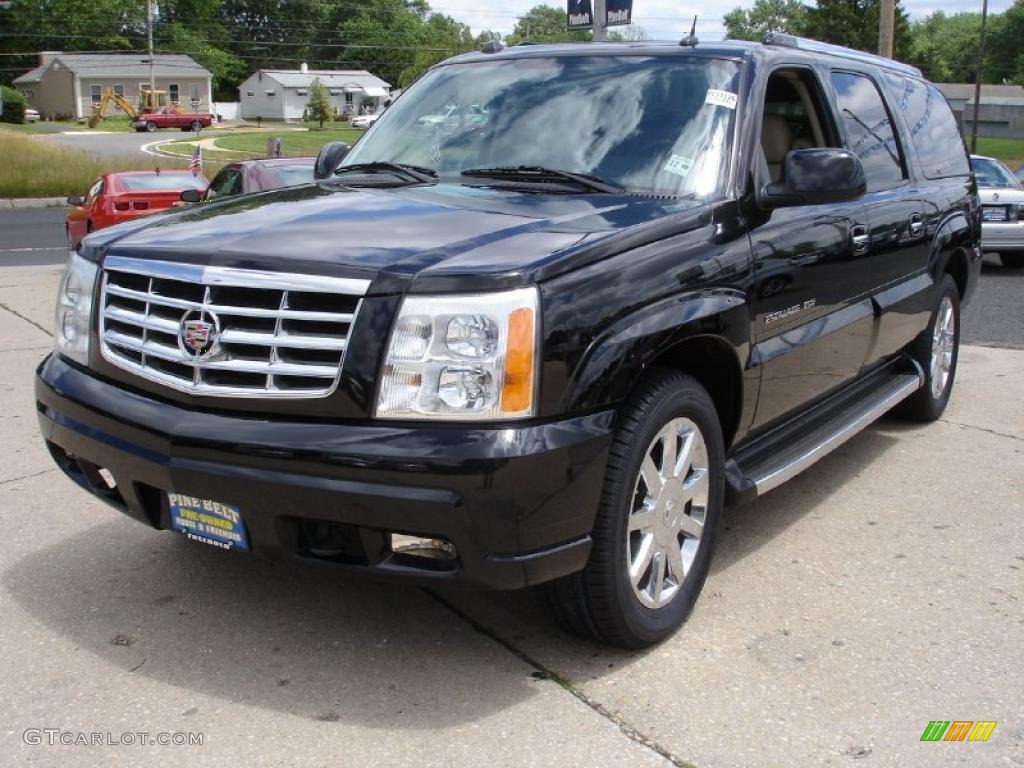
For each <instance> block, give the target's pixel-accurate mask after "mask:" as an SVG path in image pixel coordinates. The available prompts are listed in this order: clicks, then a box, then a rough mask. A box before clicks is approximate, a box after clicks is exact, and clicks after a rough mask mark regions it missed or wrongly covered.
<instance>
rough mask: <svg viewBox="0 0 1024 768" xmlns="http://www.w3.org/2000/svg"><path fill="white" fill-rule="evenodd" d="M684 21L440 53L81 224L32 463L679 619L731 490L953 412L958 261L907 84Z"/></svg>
mask: <svg viewBox="0 0 1024 768" xmlns="http://www.w3.org/2000/svg"><path fill="white" fill-rule="evenodd" d="M684 43H685V44H684V45H673V44H667V43H641V44H570V45H553V46H541V45H531V46H517V47H513V48H510V49H501V47H500V46H490V47H489V49H488V50H487V51H484V52H479V53H473V54H468V55H463V56H459V57H456V58H454V59H451V60H449V61H446V62H444V63H442V64H440V65H438V66H436V67H434V68H432V69H431V70H430V71H428V72H427V73H426V74H425V75H424V76H423V77H422V78H421V79H420V80H419V81H418V82H417V83H416V84H415V85H414V86H412V87H411V88H409V89H408V90H407V91H406V92H405V93H404V94H403V95H402V96H401V97H400V98H399V99H398V100H396V102H395V104H394V105H393V106H392V107H391V108H390V109H389V110H388V112H387V113H385V114H384V115H383V116H382V117H381V119H380V120H379V121H378V122H377V123H376V124H375V125H374V126H373V127H372V128H371V129H370V130H369V131H368V132H367V133H366V135H365V136H364V137H363V138H362V139H361V140H360V141H359V142H358V143H357V144H356V145H355V146H354V147H353V148H351V150H350V151H348V152H347V154H344V151H345V150H346V149H347V148H344V147H340V148H339V147H337V146H334V147H328V148H325V150H324V152H323V153H322V154H321V157H320V160H319V167H318V170H319V177H320V180H319V181H318V182H316V183H314V184H309V185H305V186H301V187H295V188H292V189H286V190H279V191H275V192H269V193H260V194H254V195H247V196H242V197H239V198H233V199H231V200H227V201H222V202H214V203H208V204H207V203H204V204H200V205H196V206H192V207H190V208H187V209H184V210H179V211H177V212H172V213H169V214H164V215H159V216H157V217H154V218H150V219H147V220H142V221H137V222H133V223H130V224H126V225H122V226H119V227H114V228H112V229H109V230H105V231H102V232H98V233H94V234H93V235H91V236H90V237H88V238H86V239H85V240H84V241H83V243H82V244H81V246H80V247H79V248H78V250H77V252H76V253H72V254H71V255H70V257H69V261H68V266H67V270H66V272H65V277H64V279H63V282H62V283H61V287H60V293H59V297H58V307H57V318H56V325H57V345H56V350H55V352H54V353H53V354H52V355H50V356H49V357H48V358H47V359H46V360H45V361H44V362H43V364H42V365H41V366H40V368H39V371H38V377H37V382H36V397H37V400H38V412H39V420H40V424H41V427H42V432H43V435H44V437H45V440H46V443H47V445H48V447H49V449H50V451H51V453H52V455H53V457H54V459H55V461H56V462H57V463H58V464H59V465H60V467H61V468H62V469H63V470H64V471H65V472H66V473H67V474H68V475H69V476H70V477H71V478H72V479H73V480H74V481H76V482H77V483H79V484H80V485H81V486H83V487H84V488H85V489H87V490H89V491H91V492H92V493H94V494H96V495H98V496H99V497H101V498H103V499H104V500H106V501H108V502H109V503H111V504H112V505H113V506H115V507H117V508H118V509H120V510H121V511H122V512H124V513H125V514H127V515H129V516H131V517H134V518H135V519H137V520H139V521H141V522H143V523H146V524H148V525H150V526H153V527H154V528H160V529H167V530H174V531H177V532H179V533H181V534H183V535H185V536H188V537H189V538H191V539H195V540H197V541H201V542H205V543H209V544H214V545H216V546H219V547H222V548H225V549H235V550H241V551H247V552H252V553H254V554H258V555H265V556H277V557H287V558H299V559H302V560H304V561H307V562H310V563H316V564H319V565H320V566H323V567H325V568H329V569H334V570H336V571H345V570H347V571H352V572H363V573H367V574H376V575H380V576H386V577H397V578H403V579H409V580H413V581H418V582H419V583H426V584H447V583H462V584H467V585H471V586H478V587H491V588H499V589H512V588H518V587H525V586H528V585H534V584H541V583H544V584H545V591H546V593H547V594H548V596H549V597H550V598H551V602H552V604H553V606H554V607H555V612H556V614H557V615H558V616H559V618H560V619H561V620H562V621H563V622H564V623H566V624H567V625H569V626H570V627H571V628H573V629H575V630H577V631H581V632H585V633H589V634H591V635H594V636H596V637H597V638H599V639H601V640H603V641H605V642H608V643H613V644H617V645H622V646H627V647H640V646H643V645H647V644H650V643H653V642H656V641H658V640H660V639H662V638H664V637H665V636H666V635H667V634H669V633H670V632H672V631H673V630H674V629H675V628H676V627H678V626H679V624H680V623H681V622H682V621H683V620H684V619H685V617H686V616H687V614H688V613H689V611H690V610H691V608H692V607H693V605H694V602H695V601H696V599H697V595H698V593H699V592H700V589H701V586H702V584H703V582H704V579H705V576H706V575H707V573H708V568H709V564H710V560H711V554H712V549H713V546H714V543H715V534H716V529H717V527H718V525H719V521H720V518H721V514H722V508H723V505H725V504H732V503H738V502H741V501H744V500H748V499H752V498H754V497H756V496H758V495H760V494H763V493H765V492H767V491H769V490H770V489H772V488H774V487H776V486H777V485H779V484H780V483H782V482H783V481H785V480H786V479H788V478H789V477H792V476H793V475H795V474H796V473H798V472H800V471H801V470H803V469H805V468H807V467H808V466H810V465H811V464H812V463H813V462H814V461H816V460H817V459H818V458H820V457H821V456H823V455H825V454H826V453H828V452H829V451H830V450H832V449H833V448H835V447H836V446H838V445H839V444H841V443H842V442H843V441H844V440H846V439H848V438H849V437H850V436H852V435H853V434H855V433H856V432H857V431H858V430H860V429H862V428H863V427H865V426H866V425H868V424H869V423H871V422H872V421H873V420H874V419H876V418H877V417H879V416H881V415H882V414H884V413H886V412H888V411H890V410H892V409H894V408H895V409H897V411H898V412H900V413H902V414H904V415H906V416H908V417H910V418H914V419H921V420H930V419H935V418H937V417H938V416H939V415H940V414H941V413H942V411H943V408H944V407H945V405H946V402H947V400H948V398H949V394H950V389H951V387H952V384H953V376H954V373H955V370H956V361H957V347H958V341H959V311H960V307H961V305H962V304H963V303H964V302H966V301H967V300H968V298H969V297H970V295H971V293H972V291H973V290H974V287H975V285H976V283H977V279H978V275H979V269H980V259H981V253H980V250H979V246H978V244H979V235H980V225H981V219H980V215H979V204H978V196H977V191H976V187H975V182H974V179H973V176H972V174H971V171H970V167H969V163H968V158H967V155H966V153H965V151H964V146H963V142H962V140H961V138H960V136H959V133H958V130H957V125H956V123H955V121H954V119H953V116H952V114H951V113H950V110H949V107H948V106H947V104H946V102H945V101H944V99H943V98H942V96H941V95H940V94H939V92H938V91H937V90H936V89H935V88H934V87H933V86H932V85H930V84H929V83H927V82H925V81H924V80H923V79H922V78H921V75H920V73H919V72H918V71H917V70H916V69H913V68H911V67H907V66H903V65H900V64H897V63H895V62H892V61H888V60H885V59H880V58H877V57H874V56H869V55H864V54H860V53H855V52H852V51H849V50H845V49H841V48H834V47H831V46H824V45H820V44H817V43H813V42H811V41H806V40H801V39H797V38H792V37H786V36H778V35H776V36H773V37H770V38H769V39H768V40H766V42H765V44H763V45H757V44H750V43H733V42H725V43H713V44H694V41H693V40H687V41H684Z"/></svg>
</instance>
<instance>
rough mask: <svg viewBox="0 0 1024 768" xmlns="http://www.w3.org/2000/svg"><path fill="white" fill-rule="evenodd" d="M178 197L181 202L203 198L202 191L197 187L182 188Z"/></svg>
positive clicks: (196, 200) (197, 200)
mask: <svg viewBox="0 0 1024 768" xmlns="http://www.w3.org/2000/svg"><path fill="white" fill-rule="evenodd" d="M180 198H181V202H183V203H198V202H199V201H201V200H202V199H203V193H202V192H200V191H199V190H198V189H183V190H181V195H180Z"/></svg>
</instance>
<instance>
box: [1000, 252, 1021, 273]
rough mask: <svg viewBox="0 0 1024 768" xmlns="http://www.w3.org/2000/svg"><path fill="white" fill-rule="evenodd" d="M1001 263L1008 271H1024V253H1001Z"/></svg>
mask: <svg viewBox="0 0 1024 768" xmlns="http://www.w3.org/2000/svg"><path fill="white" fill-rule="evenodd" d="M999 261H1001V262H1002V263H1003V266H1004V267H1006V268H1007V269H1024V253H1000V254H999Z"/></svg>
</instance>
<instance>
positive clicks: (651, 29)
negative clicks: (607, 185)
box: [431, 0, 1013, 40]
mask: <svg viewBox="0 0 1024 768" xmlns="http://www.w3.org/2000/svg"><path fill="white" fill-rule="evenodd" d="M538 2H539V0H508V1H507V2H504V3H502V4H501V5H498V6H492V7H487V6H481V4H480V3H479V0H436V4H432V6H431V7H432V8H433V9H434V10H436V11H438V12H440V13H445V14H448V15H449V16H452V17H453V18H455V19H457V20H458V21H461V22H463V23H464V24H469V26H470V27H472V28H473V31H474V32H479V31H480V30H482V29H491V30H494V31H496V32H500V33H502V34H508V33H510V32H511V31H512V29H513V28H514V27H515V25H516V19H517V18H518V17H519V16H520V15H521V14H523V13H525V12H526V11H528V10H529V9H530V8H532V7H533V6H534V5H537V4H538ZM547 2H549V3H550V4H552V5H556V6H561V5H562V4H561V3H558V2H554V0H547ZM1012 4H1013V0H990V2H989V12H990V13H1001V12H1002V11H1005V10H1006V9H1007V8H1009V7H1010V6H1011V5H1012ZM751 5H753V0H705V2H703V3H702V4H700V5H680V4H679V3H677V2H675V0H633V20H634V23H635V24H636V25H637V26H640V27H643V28H644V29H645V30H646V31H647V34H648V35H649V36H650V37H651V38H653V39H655V40H677V39H679V38H681V37H684V36H685V35H686V34H688V33H689V31H690V24H691V23H692V21H693V16H694V14H697V17H698V19H697V37H699V38H702V39H704V40H721V39H722V38H723V37H724V36H725V30H724V28H723V27H722V17H723V16H724V15H725V14H726V13H727V12H729V11H731V10H732V9H733V8H735V7H737V6H742V7H744V8H749V7H750V6H751ZM975 6H976V7H975ZM903 7H904V8H905V9H906V10H907V12H908V13H909V14H910V17H911V18H912V19H921V18H924V17H925V16H927V15H928V14H929V13H932V12H934V11H944V12H946V13H958V12H960V11H971V10H977V11H979V12H980V11H981V0H977V2H970V0H968V2H966V3H965V2H964V0H904V1H903Z"/></svg>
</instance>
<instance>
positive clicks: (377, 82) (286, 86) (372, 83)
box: [238, 64, 391, 120]
mask: <svg viewBox="0 0 1024 768" xmlns="http://www.w3.org/2000/svg"><path fill="white" fill-rule="evenodd" d="M317 79H319V80H320V82H321V83H323V84H324V86H325V87H326V88H327V90H328V92H329V93H330V95H331V103H332V104H333V105H334V111H335V113H336V114H338V115H360V114H367V113H371V112H376V111H377V110H379V109H380V108H381V107H382V106H383V104H384V102H385V101H387V99H388V97H389V94H390V92H391V85H390V84H389V83H386V82H384V81H383V80H381V79H380V78H379V77H377V76H376V75H373V74H370V73H369V72H367V71H366V70H365V69H342V70H337V69H335V70H315V69H309V68H308V67H306V65H305V64H303V65H302V68H301V69H293V70H281V69H261V70H258V71H257V72H255V73H254V74H252V75H251V76H250V77H249V78H248V79H247V80H246V81H245V82H243V83H242V84H241V85H240V86H238V101H239V103H240V104H241V116H242V119H244V120H255V119H256V118H257V117H261V118H266V119H270V120H300V119H301V118H302V113H303V111H304V110H305V109H306V104H307V103H309V89H310V86H312V85H313V81H314V80H317Z"/></svg>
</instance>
